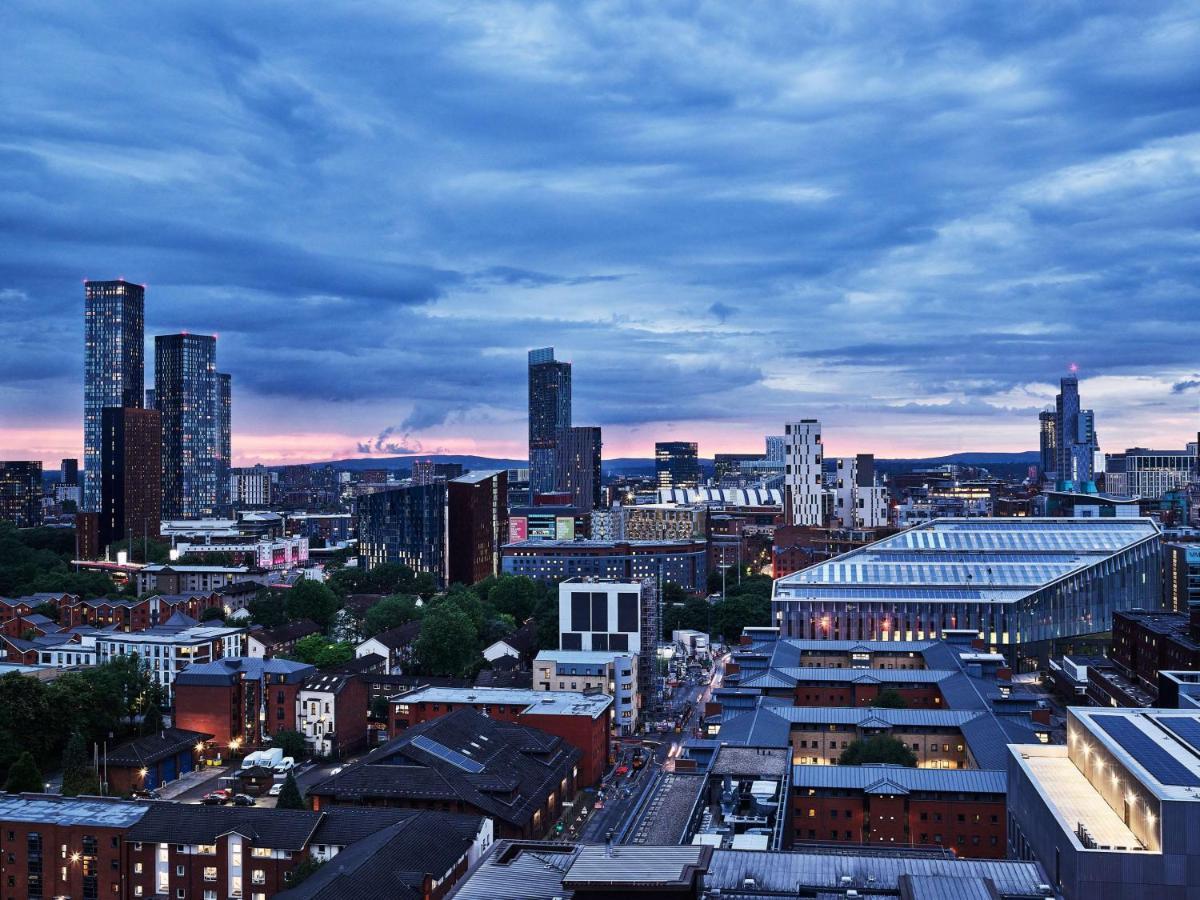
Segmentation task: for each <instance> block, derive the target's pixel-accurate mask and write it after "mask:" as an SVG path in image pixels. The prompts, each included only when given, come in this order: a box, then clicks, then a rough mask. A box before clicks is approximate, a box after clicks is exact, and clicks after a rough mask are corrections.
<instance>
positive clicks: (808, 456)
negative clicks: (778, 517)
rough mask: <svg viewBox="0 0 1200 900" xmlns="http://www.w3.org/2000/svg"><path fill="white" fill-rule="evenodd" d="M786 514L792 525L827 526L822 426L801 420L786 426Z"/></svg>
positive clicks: (784, 474) (784, 437) (784, 504)
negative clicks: (822, 460)
mask: <svg viewBox="0 0 1200 900" xmlns="http://www.w3.org/2000/svg"><path fill="white" fill-rule="evenodd" d="M783 443H784V466H783V514H784V518H785V520H786V524H788V525H818V526H819V525H823V524H824V519H825V516H824V509H823V505H822V494H823V488H824V479H823V478H822V475H821V459H822V457H823V456H824V448H823V446H822V444H821V423H820V422H818V421H817V420H816V419H801V420H800V421H798V422H789V423H787V425H785V426H784V434H783Z"/></svg>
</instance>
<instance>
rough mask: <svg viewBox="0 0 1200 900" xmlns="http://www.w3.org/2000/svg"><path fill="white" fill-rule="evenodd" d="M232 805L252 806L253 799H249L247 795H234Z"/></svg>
mask: <svg viewBox="0 0 1200 900" xmlns="http://www.w3.org/2000/svg"><path fill="white" fill-rule="evenodd" d="M233 805H234V806H253V805H254V798H253V797H251V796H250V795H249V794H234V795H233Z"/></svg>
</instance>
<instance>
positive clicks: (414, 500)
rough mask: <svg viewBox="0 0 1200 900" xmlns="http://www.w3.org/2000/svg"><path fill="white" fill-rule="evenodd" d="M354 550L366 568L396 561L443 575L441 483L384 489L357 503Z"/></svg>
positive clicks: (443, 494)
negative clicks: (356, 531) (356, 532)
mask: <svg viewBox="0 0 1200 900" xmlns="http://www.w3.org/2000/svg"><path fill="white" fill-rule="evenodd" d="M357 513H358V547H359V553H360V556H361V559H362V564H363V565H365V566H366V568H368V569H370V568H374V567H375V566H380V565H384V564H386V563H400V564H401V565H405V566H408V567H409V568H410V569H412V570H413V571H414V572H428V573H430V574H431V575H433V576H434V577H435V578H436V579H437V580H438V583H439V584H442V583H444V581H445V577H446V482H444V481H441V480H438V481H435V482H434V483H432V484H420V485H417V484H414V485H405V486H402V487H394V488H385V489H384V490H380V491H376V492H375V493H372V494H364V495H363V496H361V497H359V498H358V501H357Z"/></svg>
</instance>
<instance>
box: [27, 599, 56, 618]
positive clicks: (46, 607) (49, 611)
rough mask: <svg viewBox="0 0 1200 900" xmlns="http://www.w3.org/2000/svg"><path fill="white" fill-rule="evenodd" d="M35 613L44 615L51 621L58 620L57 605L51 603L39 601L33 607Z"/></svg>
mask: <svg viewBox="0 0 1200 900" xmlns="http://www.w3.org/2000/svg"><path fill="white" fill-rule="evenodd" d="M33 612H34V614H35V615H39V616H45V617H46V618H47V619H51V620H52V621H55V622H57V621H58V607H57V606H55V605H54V604H53V603H39V604H38V605H37V606H35V607H34V608H33Z"/></svg>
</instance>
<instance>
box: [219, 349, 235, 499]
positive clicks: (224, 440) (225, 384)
mask: <svg viewBox="0 0 1200 900" xmlns="http://www.w3.org/2000/svg"><path fill="white" fill-rule="evenodd" d="M216 392H217V401H216V402H217V461H216V469H217V506H218V508H219V510H220V512H221V514H222V515H228V514H229V512H230V510H231V506H232V502H233V501H232V499H231V497H232V493H231V489H232V486H233V485H232V484H231V482H230V481H229V471H230V468H231V464H232V460H233V421H232V419H233V378H232V377H231V376H229V375H226V374H224V373H222V372H218V373H217V382H216Z"/></svg>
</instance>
